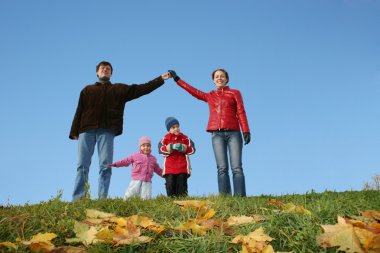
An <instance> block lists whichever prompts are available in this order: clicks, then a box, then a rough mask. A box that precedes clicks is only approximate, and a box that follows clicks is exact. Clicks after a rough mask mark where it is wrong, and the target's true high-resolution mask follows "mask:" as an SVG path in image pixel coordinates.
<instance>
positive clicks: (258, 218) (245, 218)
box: [227, 215, 265, 226]
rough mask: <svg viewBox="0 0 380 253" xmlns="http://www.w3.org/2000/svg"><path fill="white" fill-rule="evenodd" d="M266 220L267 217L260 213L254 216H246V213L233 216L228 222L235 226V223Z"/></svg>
mask: <svg viewBox="0 0 380 253" xmlns="http://www.w3.org/2000/svg"><path fill="white" fill-rule="evenodd" d="M263 220H265V218H264V217H263V216H260V215H254V216H253V217H252V216H245V215H242V216H238V217H236V216H231V217H229V218H228V219H227V224H228V225H229V226H234V225H236V226H237V225H242V224H249V223H257V222H259V221H263Z"/></svg>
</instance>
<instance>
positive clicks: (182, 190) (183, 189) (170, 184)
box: [164, 173, 188, 197]
mask: <svg viewBox="0 0 380 253" xmlns="http://www.w3.org/2000/svg"><path fill="white" fill-rule="evenodd" d="M164 177H165V181H166V184H165V186H166V194H167V195H168V196H169V197H180V196H187V178H188V175H187V174H186V173H181V174H167V175H165V176H164Z"/></svg>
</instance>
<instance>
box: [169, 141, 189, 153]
mask: <svg viewBox="0 0 380 253" xmlns="http://www.w3.org/2000/svg"><path fill="white" fill-rule="evenodd" d="M166 149H167V150H168V151H169V152H171V151H172V150H177V151H178V152H181V153H185V152H186V145H184V144H181V143H171V144H168V145H167V146H166Z"/></svg>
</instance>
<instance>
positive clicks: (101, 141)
mask: <svg viewBox="0 0 380 253" xmlns="http://www.w3.org/2000/svg"><path fill="white" fill-rule="evenodd" d="M114 138H115V133H114V131H112V130H109V129H101V128H99V129H93V130H89V131H87V132H84V133H81V134H79V139H78V166H77V176H76V179H75V186H74V192H73V201H77V200H79V199H82V198H84V197H85V195H86V184H88V173H89V170H90V165H91V158H92V155H93V154H94V149H95V145H97V148H98V156H99V186H98V197H99V199H106V198H107V196H108V188H109V185H110V181H111V175H112V170H111V168H109V167H108V165H109V164H111V163H112V159H113V141H114Z"/></svg>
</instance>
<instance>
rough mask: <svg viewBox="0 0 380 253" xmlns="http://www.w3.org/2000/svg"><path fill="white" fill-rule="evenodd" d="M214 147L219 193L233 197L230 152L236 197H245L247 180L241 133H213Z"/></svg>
mask: <svg viewBox="0 0 380 253" xmlns="http://www.w3.org/2000/svg"><path fill="white" fill-rule="evenodd" d="M212 147H213V149H214V155H215V160H216V166H217V169H218V187H219V193H221V194H225V195H231V184H230V176H229V174H228V157H227V151H228V155H229V158H230V164H231V170H232V178H233V184H234V196H242V197H245V196H246V193H245V178H244V172H243V167H242V151H243V139H242V136H241V133H240V131H214V132H212Z"/></svg>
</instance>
